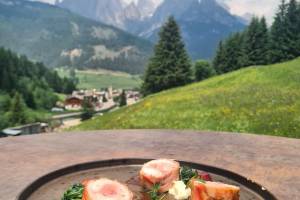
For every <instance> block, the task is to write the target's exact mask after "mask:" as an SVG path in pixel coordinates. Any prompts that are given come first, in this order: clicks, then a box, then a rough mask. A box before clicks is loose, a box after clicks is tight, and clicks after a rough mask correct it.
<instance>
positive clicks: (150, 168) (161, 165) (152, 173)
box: [140, 159, 180, 193]
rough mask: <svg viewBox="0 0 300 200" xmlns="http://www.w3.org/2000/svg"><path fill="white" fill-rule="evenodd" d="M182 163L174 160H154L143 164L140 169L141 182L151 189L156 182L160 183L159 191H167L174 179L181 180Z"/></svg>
mask: <svg viewBox="0 0 300 200" xmlns="http://www.w3.org/2000/svg"><path fill="white" fill-rule="evenodd" d="M179 170H180V165H179V163H178V162H176V161H174V160H168V159H159V160H152V161H150V162H147V163H145V164H144V165H143V167H142V169H141V171H140V181H141V184H142V185H143V186H144V187H146V188H147V189H151V188H152V187H153V185H154V184H160V188H159V192H161V193H163V192H167V191H168V190H169V189H170V188H171V187H172V185H173V182H174V181H177V180H179Z"/></svg>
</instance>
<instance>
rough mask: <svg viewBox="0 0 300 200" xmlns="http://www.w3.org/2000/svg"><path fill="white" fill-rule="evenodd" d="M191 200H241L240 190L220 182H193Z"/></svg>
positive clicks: (191, 184)
mask: <svg viewBox="0 0 300 200" xmlns="http://www.w3.org/2000/svg"><path fill="white" fill-rule="evenodd" d="M190 187H191V189H192V198H191V200H220V199H221V200H239V192H240V188H239V187H236V186H233V185H227V184H224V183H219V182H210V181H206V182H205V183H203V182H201V181H197V180H192V181H191V183H190Z"/></svg>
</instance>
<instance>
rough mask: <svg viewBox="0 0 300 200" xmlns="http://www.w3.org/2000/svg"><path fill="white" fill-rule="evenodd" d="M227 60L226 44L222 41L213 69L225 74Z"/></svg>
mask: <svg viewBox="0 0 300 200" xmlns="http://www.w3.org/2000/svg"><path fill="white" fill-rule="evenodd" d="M225 59H226V57H225V50H224V42H223V41H220V42H219V45H218V48H217V51H216V55H215V57H214V59H213V67H214V68H215V70H216V72H217V73H218V74H222V73H223V69H224V62H225Z"/></svg>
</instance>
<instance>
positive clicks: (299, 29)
mask: <svg viewBox="0 0 300 200" xmlns="http://www.w3.org/2000/svg"><path fill="white" fill-rule="evenodd" d="M297 19H298V20H297V25H296V26H297V32H298V34H297V41H296V46H297V47H298V48H297V52H298V54H297V56H300V2H298V7H297Z"/></svg>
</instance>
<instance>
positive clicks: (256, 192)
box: [17, 159, 277, 200]
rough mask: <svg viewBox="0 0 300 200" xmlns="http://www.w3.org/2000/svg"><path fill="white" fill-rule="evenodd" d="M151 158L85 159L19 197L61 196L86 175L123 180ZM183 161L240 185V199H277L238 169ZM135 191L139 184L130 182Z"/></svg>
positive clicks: (44, 199)
mask: <svg viewBox="0 0 300 200" xmlns="http://www.w3.org/2000/svg"><path fill="white" fill-rule="evenodd" d="M147 161H149V159H119V160H106V161H97V162H91V163H84V164H79V165H74V166H70V167H67V168H63V169H60V170H57V171H54V172H51V173H49V174H47V175H45V176H43V177H41V178H39V179H37V180H36V181H34V182H33V183H31V184H30V185H28V186H27V187H26V188H25V189H24V190H23V191H22V192H21V193H20V195H19V196H18V197H17V200H41V199H42V200H54V199H55V200H59V199H61V196H62V194H63V193H64V191H65V190H66V189H67V188H68V187H69V186H71V185H73V184H74V183H79V182H81V181H83V180H86V179H94V178H101V177H106V178H110V179H115V180H118V181H120V182H123V183H128V181H129V180H130V179H132V178H134V177H136V176H137V174H138V171H139V170H140V168H141V165H142V164H144V163H145V162H147ZM180 163H181V165H185V166H190V167H192V168H194V169H197V170H200V171H205V172H208V173H210V174H211V175H212V178H213V179H214V181H220V182H224V183H227V184H232V185H236V186H239V187H240V188H241V192H240V200H277V199H276V198H275V197H274V196H273V195H272V194H271V193H270V192H269V191H268V190H267V189H265V188H264V187H263V186H261V185H259V184H257V183H255V182H254V181H252V180H249V179H247V178H245V177H243V176H240V175H238V174H236V173H234V172H230V171H227V170H224V169H220V168H216V167H212V166H207V165H203V164H197V163H191V162H184V161H180ZM128 186H129V188H130V189H131V190H132V191H134V192H135V191H136V190H138V189H137V188H136V187H137V186H136V185H131V184H130V181H129V184H128Z"/></svg>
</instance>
